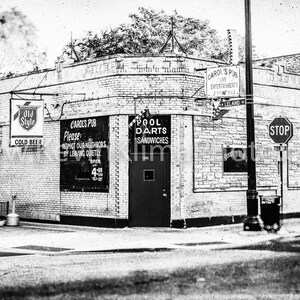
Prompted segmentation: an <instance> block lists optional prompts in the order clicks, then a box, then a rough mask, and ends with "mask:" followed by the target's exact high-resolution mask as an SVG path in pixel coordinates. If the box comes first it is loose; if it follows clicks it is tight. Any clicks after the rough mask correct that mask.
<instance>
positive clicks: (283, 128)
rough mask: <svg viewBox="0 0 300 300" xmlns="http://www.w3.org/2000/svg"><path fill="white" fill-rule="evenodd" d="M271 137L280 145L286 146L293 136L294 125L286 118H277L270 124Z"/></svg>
mask: <svg viewBox="0 0 300 300" xmlns="http://www.w3.org/2000/svg"><path fill="white" fill-rule="evenodd" d="M269 136H270V138H271V139H272V140H273V141H274V142H275V143H278V144H285V143H287V142H288V141H289V139H290V138H291V137H292V136H293V124H292V123H291V122H290V121H289V120H288V119H287V118H285V117H279V118H275V119H274V120H273V121H272V122H271V123H270V124H269Z"/></svg>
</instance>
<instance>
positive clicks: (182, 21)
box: [64, 8, 226, 60]
mask: <svg viewBox="0 0 300 300" xmlns="http://www.w3.org/2000/svg"><path fill="white" fill-rule="evenodd" d="M129 17H130V20H131V22H130V23H128V24H125V23H124V24H121V25H119V26H117V27H115V28H111V29H108V30H104V31H102V32H101V33H100V35H98V34H93V33H92V32H88V34H87V35H86V36H85V37H83V38H80V39H76V40H74V41H73V45H71V44H68V45H67V46H66V47H65V48H64V51H65V53H67V54H68V55H72V52H73V51H72V48H73V49H75V50H76V53H77V55H78V58H79V59H80V60H89V59H95V58H98V57H102V56H105V55H112V54H118V53H132V54H134V53H141V54H153V53H159V51H160V49H161V48H162V47H163V46H164V44H165V42H166V39H167V37H168V34H169V32H170V29H171V18H172V19H173V21H174V26H175V27H174V32H175V35H176V38H177V40H178V41H179V43H180V44H181V46H182V48H183V49H185V52H186V54H188V55H193V56H197V57H207V58H216V59H224V58H225V56H224V54H225V53H226V47H225V45H224V43H223V42H222V40H221V39H220V38H219V37H218V35H217V31H216V30H215V29H212V28H211V27H210V26H209V21H208V20H205V21H201V20H198V19H194V18H184V17H183V16H181V15H179V14H178V13H177V12H176V11H175V13H174V14H173V15H167V14H166V13H165V12H164V11H159V12H156V11H154V10H152V9H146V8H139V13H138V14H131V15H129ZM169 49H170V46H169ZM167 50H168V49H167Z"/></svg>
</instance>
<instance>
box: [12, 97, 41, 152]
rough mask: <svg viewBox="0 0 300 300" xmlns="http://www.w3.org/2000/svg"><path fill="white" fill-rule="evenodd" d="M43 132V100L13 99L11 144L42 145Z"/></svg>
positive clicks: (20, 145)
mask: <svg viewBox="0 0 300 300" xmlns="http://www.w3.org/2000/svg"><path fill="white" fill-rule="evenodd" d="M43 133H44V106H43V101H42V100H20V99H11V114H10V146H11V147H15V146H16V147H33V146H42V145H43Z"/></svg>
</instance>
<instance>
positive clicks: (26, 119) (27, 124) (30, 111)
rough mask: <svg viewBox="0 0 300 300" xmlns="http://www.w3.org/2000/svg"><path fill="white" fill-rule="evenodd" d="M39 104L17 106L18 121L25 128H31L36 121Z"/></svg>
mask: <svg viewBox="0 0 300 300" xmlns="http://www.w3.org/2000/svg"><path fill="white" fill-rule="evenodd" d="M38 107H39V106H25V105H23V106H19V122H20V125H21V126H22V127H23V128H24V129H25V130H28V131H29V130H31V129H32V128H33V127H34V126H35V125H36V121H37V108H38Z"/></svg>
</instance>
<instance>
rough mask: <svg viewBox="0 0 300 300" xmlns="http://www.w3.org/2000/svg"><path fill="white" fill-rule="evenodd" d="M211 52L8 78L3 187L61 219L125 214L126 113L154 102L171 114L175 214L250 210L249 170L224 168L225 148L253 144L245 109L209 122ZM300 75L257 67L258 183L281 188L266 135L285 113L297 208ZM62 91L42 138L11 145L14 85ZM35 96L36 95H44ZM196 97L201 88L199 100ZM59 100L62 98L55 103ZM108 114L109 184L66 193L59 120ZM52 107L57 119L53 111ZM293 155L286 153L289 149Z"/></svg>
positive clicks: (2, 102) (291, 194)
mask: <svg viewBox="0 0 300 300" xmlns="http://www.w3.org/2000/svg"><path fill="white" fill-rule="evenodd" d="M216 65H217V63H216V62H214V61H204V60H199V59H194V58H189V57H182V56H176V55H159V56H149V57H145V56H141V57H139V56H130V55H129V56H128V55H117V56H111V57H108V58H103V59H101V60H98V61H93V62H88V63H80V64H76V65H70V66H65V67H64V68H63V69H62V71H61V72H59V73H58V72H57V71H56V70H48V71H47V72H41V73H37V74H30V75H29V76H27V75H24V76H18V77H14V78H10V79H5V80H1V88H0V126H2V131H3V142H2V147H3V153H2V154H0V192H1V197H2V198H4V199H7V198H10V196H11V194H14V193H17V194H18V198H17V199H18V200H17V211H18V213H19V214H20V215H21V216H23V217H28V218H38V219H50V220H59V216H60V215H66V216H70V215H77V216H89V217H104V218H115V219H118V218H120V219H126V218H128V198H129V189H128V173H129V170H128V168H129V164H128V115H134V114H136V113H139V112H140V111H141V110H143V109H144V108H145V107H146V106H148V107H149V109H150V112H151V114H164V115H165V114H167V115H168V114H169V115H171V219H174V220H176V219H186V218H201V217H213V216H224V215H226V216H235V215H244V214H246V189H247V175H246V174H245V173H243V174H225V173H223V162H222V147H223V146H237V145H241V146H245V145H246V123H245V108H244V107H234V108H231V109H230V112H229V113H228V114H226V115H225V116H224V118H223V119H222V120H220V121H215V122H213V121H211V120H210V114H211V103H210V101H209V100H205V99H202V98H203V96H204V88H201V87H202V86H204V73H203V71H197V70H198V69H202V68H204V67H205V66H208V67H209V66H211V67H212V66H216ZM299 88H300V77H299V76H297V75H291V74H285V73H282V72H281V73H278V70H276V69H270V68H269V69H255V70H254V92H255V124H256V145H257V183H258V189H259V193H265V194H268V193H273V194H274V193H278V172H277V159H278V152H276V151H274V149H273V143H272V142H271V140H270V139H269V137H268V124H269V123H270V121H271V120H272V119H273V118H274V117H276V116H279V115H285V116H287V117H288V118H289V119H290V120H291V121H292V122H293V123H294V137H293V139H292V140H291V141H290V143H289V151H288V157H289V162H288V163H287V160H285V162H284V163H285V166H286V168H287V165H288V171H287V172H286V177H285V178H287V173H288V182H287V180H285V202H284V205H285V207H284V209H285V210H286V212H295V211H296V212H299V211H300V203H299V200H298V199H300V197H299V188H300V181H299V178H300V167H299V160H298V159H291V157H297V156H298V155H299V153H300V152H299V146H300V145H299V144H300V137H299V129H300V128H299V111H298V108H297V106H298V104H297V103H298V101H297V100H298V98H299ZM14 89H15V90H19V91H20V90H22V91H36V92H38V93H60V94H59V95H58V96H52V97H50V96H47V97H43V98H44V101H45V104H46V106H47V109H48V110H45V117H46V118H45V147H44V151H42V152H34V153H29V152H25V153H23V152H21V149H15V148H10V147H9V146H8V144H9V94H7V93H6V94H5V92H10V91H11V90H14ZM30 97H32V98H36V99H38V98H39V97H38V96H34V95H31V96H30ZM196 97H200V98H201V99H200V98H198V99H196ZM53 104H60V107H59V108H58V109H54V106H53ZM62 106H63V107H64V110H63V115H62V116H61V119H62V120H63V119H73V118H81V117H87V116H89V117H91V116H104V115H108V116H109V128H110V129H109V136H110V147H109V159H110V165H109V167H110V189H109V193H92V192H89V193H82V192H60V188H59V176H60V166H59V142H60V141H59V132H60V122H59V121H52V120H51V118H52V119H54V120H57V119H58V118H59V117H60V114H61V107H62ZM48 112H50V116H51V118H49V115H48ZM285 155H287V154H285Z"/></svg>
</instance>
